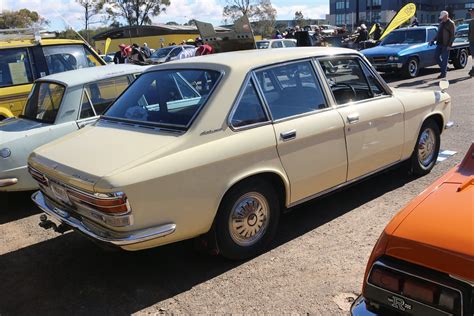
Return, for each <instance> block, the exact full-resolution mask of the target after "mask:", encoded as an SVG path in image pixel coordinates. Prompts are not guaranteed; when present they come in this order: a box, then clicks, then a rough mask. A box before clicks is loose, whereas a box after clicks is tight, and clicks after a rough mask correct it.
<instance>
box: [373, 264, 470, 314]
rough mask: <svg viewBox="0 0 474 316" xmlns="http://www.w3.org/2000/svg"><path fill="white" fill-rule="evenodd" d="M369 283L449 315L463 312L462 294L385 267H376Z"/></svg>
mask: <svg viewBox="0 0 474 316" xmlns="http://www.w3.org/2000/svg"><path fill="white" fill-rule="evenodd" d="M368 283H369V284H372V285H375V286H377V287H379V288H382V289H384V290H388V291H390V292H392V293H395V294H398V295H400V296H403V297H407V298H409V299H412V300H414V301H417V302H421V303H424V304H428V305H431V306H433V307H435V308H438V309H441V310H443V311H446V312H449V313H453V314H459V313H460V311H461V293H459V292H458V291H456V290H453V289H451V288H448V287H446V286H443V285H441V284H438V283H434V282H431V281H428V280H425V279H421V278H418V277H415V276H412V275H409V274H405V273H402V272H399V271H397V270H392V269H390V268H388V267H385V266H380V265H374V266H373V268H372V270H371V272H370V275H369V278H368Z"/></svg>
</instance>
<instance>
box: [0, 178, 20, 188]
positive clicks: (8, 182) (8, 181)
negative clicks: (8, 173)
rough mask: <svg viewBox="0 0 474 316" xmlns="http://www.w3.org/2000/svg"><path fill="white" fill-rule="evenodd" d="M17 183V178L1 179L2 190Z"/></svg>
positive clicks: (0, 186)
mask: <svg viewBox="0 0 474 316" xmlns="http://www.w3.org/2000/svg"><path fill="white" fill-rule="evenodd" d="M17 183H18V179H17V178H9V179H0V188H4V187H9V186H11V185H14V184H17Z"/></svg>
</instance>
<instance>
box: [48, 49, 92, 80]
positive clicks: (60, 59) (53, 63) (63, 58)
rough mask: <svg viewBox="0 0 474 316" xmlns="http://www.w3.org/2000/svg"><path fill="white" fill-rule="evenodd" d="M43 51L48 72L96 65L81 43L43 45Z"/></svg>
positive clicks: (53, 72) (52, 72)
mask: <svg viewBox="0 0 474 316" xmlns="http://www.w3.org/2000/svg"><path fill="white" fill-rule="evenodd" d="M43 52H44V56H45V58H46V64H47V65H48V70H49V74H55V73H59V72H64V71H69V70H75V69H81V68H88V67H94V66H96V64H95V63H94V62H92V61H91V59H90V57H88V55H89V56H91V57H92V54H91V53H90V52H86V49H85V47H84V46H82V45H56V46H44V47H43Z"/></svg>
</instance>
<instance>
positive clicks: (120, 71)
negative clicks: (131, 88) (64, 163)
mask: <svg viewBox="0 0 474 316" xmlns="http://www.w3.org/2000/svg"><path fill="white" fill-rule="evenodd" d="M147 68H148V67H142V66H136V65H109V66H103V67H96V68H87V69H79V70H74V71H68V72H63V73H58V74H54V75H50V76H46V77H43V78H41V79H38V80H37V81H36V82H35V84H34V86H33V88H32V90H31V92H30V95H29V96H28V100H27V102H26V107H25V109H24V111H23V115H21V116H20V118H10V119H7V120H4V121H2V122H0V191H28V190H34V189H36V188H37V187H38V184H37V183H36V182H35V181H34V180H33V179H32V178H31V176H30V175H29V173H28V170H27V159H28V156H29V154H30V153H31V152H32V151H33V150H34V149H35V148H37V147H39V146H41V145H44V144H46V143H49V142H51V141H53V140H55V139H57V138H59V137H61V136H64V135H66V134H68V133H71V132H73V131H76V130H78V129H80V128H82V127H84V126H86V125H88V124H91V123H93V122H94V121H95V120H96V119H97V118H98V117H99V115H101V114H102V113H103V112H104V110H105V109H106V108H107V107H108V106H109V105H110V104H111V103H112V102H113V101H114V100H115V99H116V97H117V96H118V95H120V94H121V93H122V92H123V91H124V90H125V89H126V88H127V87H128V85H129V84H130V83H131V82H132V81H133V80H134V79H135V76H136V75H137V74H139V73H141V72H143V71H144V70H145V69H147Z"/></svg>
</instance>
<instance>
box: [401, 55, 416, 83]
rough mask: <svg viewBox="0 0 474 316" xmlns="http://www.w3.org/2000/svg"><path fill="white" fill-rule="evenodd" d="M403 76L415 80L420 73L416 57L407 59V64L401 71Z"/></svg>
mask: <svg viewBox="0 0 474 316" xmlns="http://www.w3.org/2000/svg"><path fill="white" fill-rule="evenodd" d="M402 72H403V75H404V76H405V77H407V78H415V77H416V76H418V73H419V72H420V65H419V62H418V59H417V58H416V57H411V58H410V59H408V61H407V63H406V64H405V66H404V67H403V69H402Z"/></svg>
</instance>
